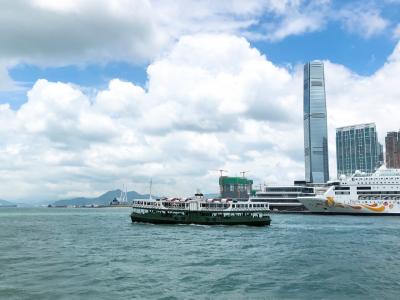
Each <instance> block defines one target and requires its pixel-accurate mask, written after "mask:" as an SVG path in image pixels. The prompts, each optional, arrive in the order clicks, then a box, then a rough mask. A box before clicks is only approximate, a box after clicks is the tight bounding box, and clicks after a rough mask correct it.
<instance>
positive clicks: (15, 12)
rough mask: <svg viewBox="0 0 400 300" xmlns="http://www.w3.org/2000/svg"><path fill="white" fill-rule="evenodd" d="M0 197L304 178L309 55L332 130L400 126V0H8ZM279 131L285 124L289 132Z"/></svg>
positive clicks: (0, 85) (1, 80)
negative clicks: (322, 80)
mask: <svg viewBox="0 0 400 300" xmlns="http://www.w3.org/2000/svg"><path fill="white" fill-rule="evenodd" d="M0 39H1V40H0V165H1V166H2V167H1V168H0V180H1V182H2V183H3V184H2V185H0V198H3V199H22V200H25V199H26V198H27V197H29V198H30V199H33V200H43V199H60V198H68V197H75V196H80V195H84V196H90V195H92V196H96V195H98V194H101V193H102V192H104V191H107V190H111V189H115V188H118V187H121V186H122V185H123V184H126V185H127V186H128V189H134V190H137V191H139V192H140V191H141V192H147V187H148V182H149V180H150V178H153V182H154V183H155V193H156V194H159V195H163V194H165V195H177V194H181V195H182V194H184V195H190V194H191V193H192V192H193V191H194V190H196V189H197V188H201V189H202V190H203V191H205V192H215V191H216V190H218V186H217V175H218V174H217V172H216V171H215V170H218V169H226V170H229V174H230V175H239V174H240V171H243V170H246V171H247V170H249V171H250V172H249V176H250V177H251V178H252V179H253V180H254V181H255V182H256V184H259V183H264V182H265V183H267V184H281V183H285V184H288V183H291V182H292V181H293V180H295V179H302V178H304V158H303V130H302V128H303V124H302V122H303V116H302V71H301V70H302V68H301V66H302V64H303V63H304V62H306V61H309V60H314V59H319V60H323V61H324V62H325V74H326V92H327V93H326V94H327V106H328V138H329V155H330V159H329V164H330V170H331V171H330V174H331V176H333V177H334V176H336V172H335V169H336V161H335V159H336V152H335V140H334V138H335V128H336V127H340V126H346V125H351V124H357V123H368V122H375V123H376V125H377V131H378V134H379V140H380V141H381V142H383V140H384V136H385V134H386V132H387V131H391V130H396V129H398V127H399V124H398V121H397V120H398V116H397V112H398V111H399V110H400V107H399V101H398V100H399V99H400V90H399V88H398V78H400V43H399V39H400V1H397V0H385V1H373V0H371V1H335V0H315V1H306V0H287V1H281V0H246V1H243V0H220V1H207V0H204V1H202V0H198V1H194V0H175V1H172V0H171V1H169V0H137V1H124V0H75V1H67V0H58V1H48V0H14V1H3V2H1V3H0ZM283 137H284V138H283Z"/></svg>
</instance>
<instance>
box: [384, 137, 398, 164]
mask: <svg viewBox="0 0 400 300" xmlns="http://www.w3.org/2000/svg"><path fill="white" fill-rule="evenodd" d="M385 148H386V167H387V168H390V169H392V168H395V169H399V168H400V131H399V132H396V131H392V132H388V133H387V135H386V137H385Z"/></svg>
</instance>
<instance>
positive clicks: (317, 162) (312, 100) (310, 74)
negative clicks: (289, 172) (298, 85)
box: [304, 61, 329, 183]
mask: <svg viewBox="0 0 400 300" xmlns="http://www.w3.org/2000/svg"><path fill="white" fill-rule="evenodd" d="M325 98H326V97H325V77H324V64H323V63H322V62H320V61H312V62H309V63H307V64H305V65H304V158H305V176H306V178H305V179H306V181H308V182H315V183H323V182H326V181H328V180H329V164H328V129H327V127H328V126H327V122H326V99H325Z"/></svg>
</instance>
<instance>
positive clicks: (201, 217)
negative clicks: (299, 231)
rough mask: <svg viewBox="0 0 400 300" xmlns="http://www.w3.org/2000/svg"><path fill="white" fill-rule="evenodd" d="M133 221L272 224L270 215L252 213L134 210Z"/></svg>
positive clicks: (200, 223)
mask: <svg viewBox="0 0 400 300" xmlns="http://www.w3.org/2000/svg"><path fill="white" fill-rule="evenodd" d="M131 220H132V222H141V223H152V224H199V225H248V226H267V225H270V224H271V218H270V217H269V216H263V217H257V218H255V217H253V216H251V215H241V216H224V215H220V216H212V215H210V214H208V215H207V214H204V213H194V212H191V213H190V214H181V215H177V214H161V213H158V212H149V213H145V214H141V213H135V212H132V214H131Z"/></svg>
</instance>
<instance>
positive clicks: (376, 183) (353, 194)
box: [297, 167, 400, 215]
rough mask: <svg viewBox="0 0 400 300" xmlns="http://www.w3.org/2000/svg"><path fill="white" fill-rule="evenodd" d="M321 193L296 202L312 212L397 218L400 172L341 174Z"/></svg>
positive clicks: (384, 170) (382, 169)
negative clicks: (348, 175) (349, 175)
mask: <svg viewBox="0 0 400 300" xmlns="http://www.w3.org/2000/svg"><path fill="white" fill-rule="evenodd" d="M331 184H332V185H331V186H330V187H329V188H328V190H327V191H326V192H324V193H323V194H319V195H318V194H317V195H316V196H313V197H298V198H297V199H298V200H299V201H300V202H301V203H303V205H304V206H305V207H306V208H307V209H308V210H310V211H311V212H312V213H319V214H355V215H364V214H369V215H393V214H399V215H400V169H385V168H384V167H381V168H380V169H379V170H377V171H376V172H375V173H372V174H366V173H361V172H359V171H356V173H355V174H354V175H352V176H351V177H345V176H344V175H343V176H342V177H341V178H340V180H339V181H337V182H332V183H331Z"/></svg>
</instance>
